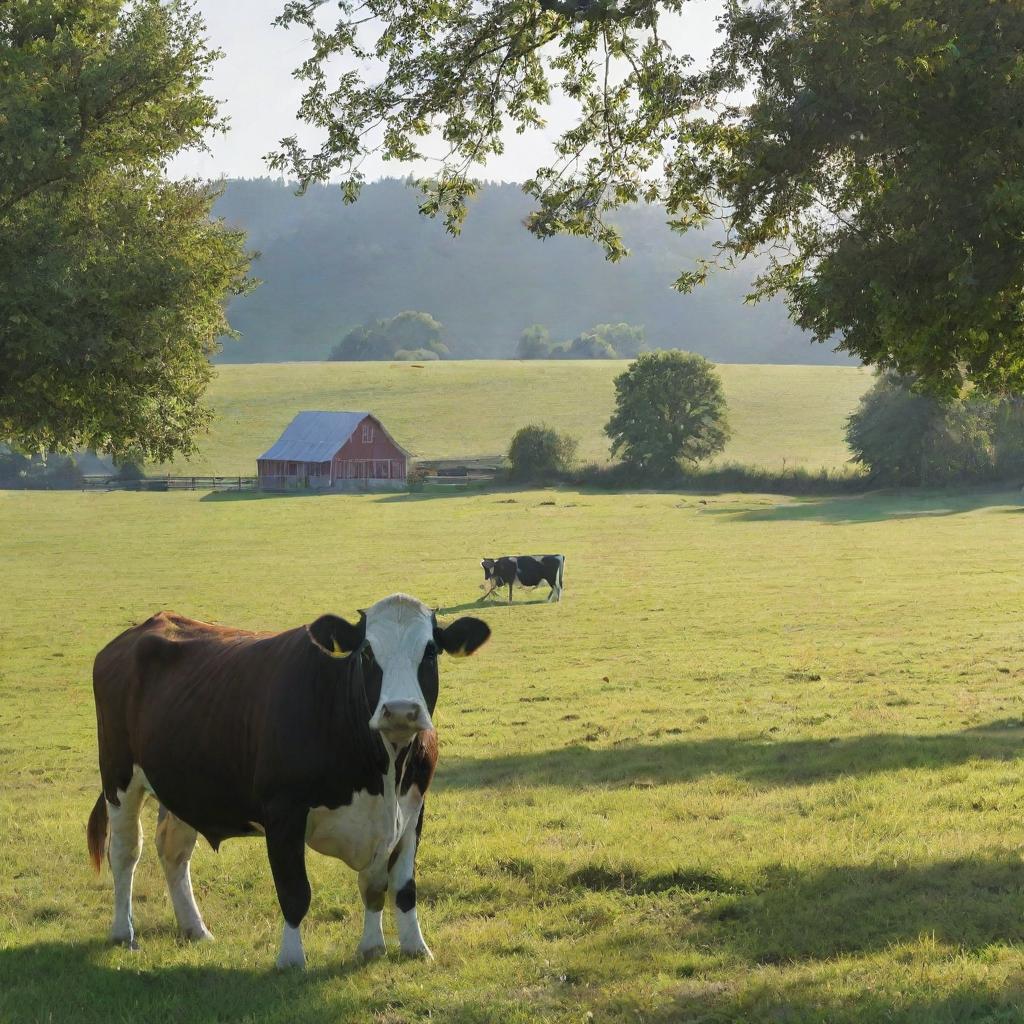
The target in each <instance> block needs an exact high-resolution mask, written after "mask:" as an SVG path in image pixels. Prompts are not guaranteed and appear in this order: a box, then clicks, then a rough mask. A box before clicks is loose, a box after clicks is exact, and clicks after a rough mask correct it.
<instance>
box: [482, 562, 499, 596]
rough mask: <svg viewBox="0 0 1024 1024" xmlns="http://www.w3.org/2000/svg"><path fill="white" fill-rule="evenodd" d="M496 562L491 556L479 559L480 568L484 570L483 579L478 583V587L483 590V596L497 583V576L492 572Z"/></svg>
mask: <svg viewBox="0 0 1024 1024" xmlns="http://www.w3.org/2000/svg"><path fill="white" fill-rule="evenodd" d="M497 564H498V563H497V562H496V561H495V560H494V559H493V558H484V559H481V561H480V568H481V569H483V571H484V581H483V583H481V584H480V589H481V590H482V591H483V592H484V597H486V596H487V595H488V594H489V593H490V592H491V591H492V590H494V588H495V587H497V585H498V578H497V576H495V574H494V568H495V566H496V565H497Z"/></svg>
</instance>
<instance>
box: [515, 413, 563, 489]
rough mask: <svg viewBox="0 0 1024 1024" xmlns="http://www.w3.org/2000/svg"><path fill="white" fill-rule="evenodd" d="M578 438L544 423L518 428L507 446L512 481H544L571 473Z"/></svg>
mask: <svg viewBox="0 0 1024 1024" xmlns="http://www.w3.org/2000/svg"><path fill="white" fill-rule="evenodd" d="M577 443H578V442H577V441H576V439H575V438H573V437H569V436H567V435H566V434H559V433H558V431H556V430H553V429H552V428H551V427H546V426H544V425H543V424H541V425H539V426H537V425H531V426H528V427H523V428H522V429H521V430H517V431H516V433H515V436H514V437H513V438H512V443H511V444H510V445H509V448H508V461H509V463H510V464H511V468H510V470H509V475H510V476H511V477H512V479H513V480H545V479H550V478H551V477H554V476H557V475H558V474H559V473H566V472H568V471H569V470H570V469H571V467H572V464H573V462H574V460H575V458H576V446H577Z"/></svg>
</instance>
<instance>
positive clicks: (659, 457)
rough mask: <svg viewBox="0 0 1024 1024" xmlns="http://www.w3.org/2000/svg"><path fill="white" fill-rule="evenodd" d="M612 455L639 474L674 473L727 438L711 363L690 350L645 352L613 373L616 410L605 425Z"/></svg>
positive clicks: (720, 446)
mask: <svg viewBox="0 0 1024 1024" xmlns="http://www.w3.org/2000/svg"><path fill="white" fill-rule="evenodd" d="M604 429H605V433H606V434H607V435H608V436H609V437H610V438H611V439H612V446H611V451H612V455H621V457H622V461H623V462H624V463H625V464H626V465H627V466H628V467H629V468H630V470H631V471H632V472H635V473H637V474H639V475H640V476H643V477H654V478H659V479H669V478H672V477H675V476H678V474H679V469H680V465H679V464H680V461H681V460H682V461H684V462H686V463H688V464H689V465H690V466H693V465H695V464H696V463H697V462H699V461H700V460H701V459H706V458H708V457H710V456H712V455H716V454H717V453H718V452H720V451H722V449H723V448H724V447H725V442H726V441H727V440H728V439H729V425H728V422H727V419H726V407H725V394H724V392H723V390H722V382H721V380H720V379H719V376H718V373H717V372H716V370H715V368H714V367H713V366H712V365H711V363H709V362H708V361H707V360H706V359H705V358H704V357H703V356H698V355H694V354H693V353H692V352H647V353H644V354H643V355H641V356H640V357H639V358H638V359H637V360H636V362H634V363H631V364H630V366H629V368H628V369H627V370H626V371H625V372H624V373H621V374H619V376H618V377H616V378H615V412H614V413H613V414H612V418H611V419H610V420H609V421H608V423H607V424H606V426H605V428H604Z"/></svg>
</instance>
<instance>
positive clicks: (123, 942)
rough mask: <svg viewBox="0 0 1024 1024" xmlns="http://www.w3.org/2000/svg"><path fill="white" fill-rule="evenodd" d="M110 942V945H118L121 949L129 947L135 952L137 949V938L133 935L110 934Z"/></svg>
mask: <svg viewBox="0 0 1024 1024" xmlns="http://www.w3.org/2000/svg"><path fill="white" fill-rule="evenodd" d="M110 944H111V945H112V946H120V947H121V948H122V949H130V950H131V951H132V952H137V951H138V949H139V940H138V939H136V938H135V936H134V935H113V934H112V935H111V936H110Z"/></svg>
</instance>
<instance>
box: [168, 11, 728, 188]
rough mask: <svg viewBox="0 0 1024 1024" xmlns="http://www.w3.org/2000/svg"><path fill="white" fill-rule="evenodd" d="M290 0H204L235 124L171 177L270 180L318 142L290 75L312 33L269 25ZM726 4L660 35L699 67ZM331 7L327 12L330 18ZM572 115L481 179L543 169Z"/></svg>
mask: <svg viewBox="0 0 1024 1024" xmlns="http://www.w3.org/2000/svg"><path fill="white" fill-rule="evenodd" d="M283 6H284V0H198V2H197V3H196V8H197V9H198V10H199V12H200V13H201V14H202V15H203V17H204V18H205V20H206V24H207V30H208V36H209V39H210V42H211V43H212V44H213V45H214V46H216V47H218V48H219V49H221V50H223V51H224V58H223V59H222V60H221V61H220V62H219V64H218V65H217V68H216V69H215V71H214V75H213V80H212V82H211V83H210V92H211V93H212V94H213V95H214V96H215V97H216V98H217V99H218V100H221V101H222V106H221V113H222V114H226V115H227V116H228V117H229V118H230V129H229V131H228V134H227V135H223V136H215V137H213V138H212V139H210V140H209V142H210V147H211V150H212V152H210V153H185V154H183V155H181V156H179V157H178V158H177V159H175V160H174V161H173V162H172V163H171V166H170V172H171V174H172V175H173V176H175V177H185V176H195V177H200V178H219V177H221V176H224V177H231V178H243V177H244V178H254V177H260V176H264V175H268V174H270V171H269V170H268V168H267V165H266V163H265V162H264V159H263V158H264V156H265V155H266V154H267V153H269V152H270V151H271V150H273V149H275V148H276V147H277V143H278V141H279V140H280V139H281V138H283V137H284V136H286V135H292V134H295V135H298V137H299V139H300V140H301V141H303V142H305V143H306V144H313V143H315V142H316V134H315V133H314V132H312V131H311V130H310V129H309V128H306V127H305V126H303V125H301V124H300V123H299V122H298V120H297V119H296V116H295V115H296V111H297V110H298V106H299V100H300V97H301V95H302V85H301V83H299V82H297V81H295V79H293V78H292V71H293V70H294V69H295V68H296V67H297V66H298V65H299V63H300V62H301V61H302V60H303V59H304V58H305V57H306V56H307V55H308V53H309V34H308V32H305V31H302V32H300V31H296V30H292V31H289V32H285V31H284V30H283V29H279V28H274V27H273V25H272V24H271V22H272V21H273V19H274V18H275V17H276V16H277V14H279V13H280V11H281V8H282V7H283ZM721 6H722V4H721V0H692V2H691V3H690V5H689V8H690V11H689V13H687V15H686V17H685V19H679V20H678V22H677V23H676V24H674V25H669V26H665V27H663V31H662V35H663V37H664V38H667V39H669V40H670V41H671V42H672V43H673V44H674V45H675V46H676V47H677V50H678V51H681V52H688V53H690V54H692V55H693V56H694V57H695V58H696V59H697V60H698V61H700V60H703V59H704V58H706V57H707V55H708V54H709V53H710V52H711V49H712V47H713V46H714V42H715V17H716V16H717V14H718V13H719V11H720V10H721ZM335 9H336V8H334V5H333V4H327V5H325V12H326V13H327V14H328V16H330V15H332V14H333V12H334V10H335ZM570 112H571V108H570V107H569V106H568V104H566V103H564V102H563V103H561V104H558V105H556V106H555V107H554V108H553V110H552V112H551V114H550V118H549V120H550V125H551V127H550V129H549V130H548V131H547V132H533V133H529V134H527V135H523V136H517V135H515V134H514V133H513V134H510V135H509V137H508V138H507V139H506V149H505V152H504V153H503V154H502V155H501V156H500V157H493V158H492V159H491V161H490V162H489V163H488V164H487V166H486V167H485V168H484V169H483V170H481V171H480V172H479V175H480V177H483V178H488V179H492V180H502V181H522V180H523V179H524V178H527V177H529V176H530V175H531V174H532V173H533V171H534V170H535V169H536V168H537V167H538V166H539V165H541V164H543V163H544V160H545V156H546V148H547V147H546V138H547V137H550V136H552V135H554V134H556V132H555V129H562V128H564V127H565V126H566V122H567V119H568V118H569V116H570ZM363 169H364V171H365V172H366V176H367V179H368V180H371V181H372V180H373V179H374V178H378V177H382V176H388V177H399V176H402V175H404V174H407V173H409V172H410V171H413V172H417V173H421V172H422V171H423V170H424V169H425V167H420V168H414V167H411V166H410V165H407V164H393V163H391V164H389V163H384V162H383V161H380V160H369V161H367V162H366V164H365V165H364V168H363Z"/></svg>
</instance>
